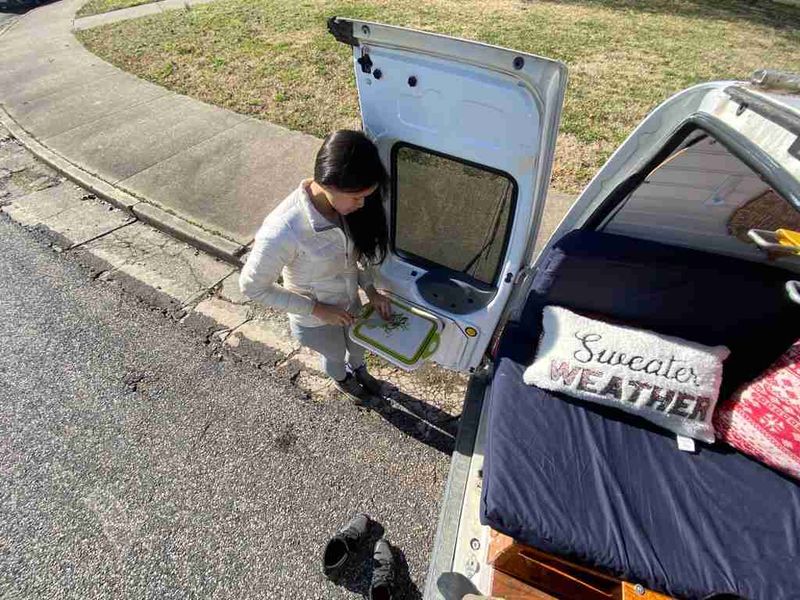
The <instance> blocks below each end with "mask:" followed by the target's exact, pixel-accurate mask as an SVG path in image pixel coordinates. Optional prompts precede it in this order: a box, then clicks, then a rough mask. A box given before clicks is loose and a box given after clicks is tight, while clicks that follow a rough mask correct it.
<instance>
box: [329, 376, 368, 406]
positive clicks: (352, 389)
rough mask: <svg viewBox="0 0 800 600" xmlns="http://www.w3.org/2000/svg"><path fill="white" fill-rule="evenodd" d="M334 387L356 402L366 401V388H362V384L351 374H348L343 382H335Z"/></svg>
mask: <svg viewBox="0 0 800 600" xmlns="http://www.w3.org/2000/svg"><path fill="white" fill-rule="evenodd" d="M333 385H334V386H335V387H336V389H337V390H339V391H340V392H342V393H343V394H344V395H345V396H347V397H348V398H350V399H351V400H354V401H356V402H363V400H364V396H365V393H364V388H362V387H361V384H360V383H359V382H358V380H357V379H356V377H355V376H354V375H352V374H351V373H348V374H347V376H346V377H345V378H344V379H342V380H341V381H336V380H335V379H334V380H333Z"/></svg>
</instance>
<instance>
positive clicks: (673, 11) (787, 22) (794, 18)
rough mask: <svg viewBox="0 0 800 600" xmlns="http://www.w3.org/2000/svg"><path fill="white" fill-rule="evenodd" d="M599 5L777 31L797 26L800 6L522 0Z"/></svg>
mask: <svg viewBox="0 0 800 600" xmlns="http://www.w3.org/2000/svg"><path fill="white" fill-rule="evenodd" d="M534 1H535V2H542V3H547V4H568V5H575V6H589V7H602V8H608V9H611V10H618V11H621V12H622V11H624V12H628V11H635V12H640V13H651V14H658V15H675V16H679V17H700V18H707V19H714V20H724V21H736V22H739V21H743V20H745V21H749V22H750V23H752V24H754V25H765V26H767V27H772V28H774V29H779V30H788V31H791V32H794V31H795V30H797V29H798V28H800V6H790V5H787V4H780V3H778V2H774V1H771V0H715V1H714V2H710V1H709V0H523V2H527V3H532V2H534Z"/></svg>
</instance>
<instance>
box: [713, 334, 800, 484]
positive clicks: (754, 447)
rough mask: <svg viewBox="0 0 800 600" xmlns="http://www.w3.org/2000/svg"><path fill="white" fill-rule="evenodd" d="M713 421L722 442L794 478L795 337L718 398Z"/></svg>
mask: <svg viewBox="0 0 800 600" xmlns="http://www.w3.org/2000/svg"><path fill="white" fill-rule="evenodd" d="M714 426H715V427H716V429H717V437H718V438H719V439H721V440H722V441H724V442H726V443H728V444H730V445H731V446H733V447H734V448H736V449H737V450H739V451H740V452H743V453H744V454H748V455H750V456H752V457H753V458H755V459H756V460H759V461H761V462H763V463H764V464H767V465H769V466H771V467H773V468H775V469H777V470H779V471H782V472H784V473H786V474H787V475H791V476H792V477H794V478H796V479H800V340H798V341H797V342H795V344H794V345H793V346H792V347H791V348H789V349H788V350H787V351H786V352H785V353H784V354H783V356H781V357H780V358H779V359H778V360H777V361H775V363H773V364H772V366H770V368H769V369H767V370H766V371H765V372H764V373H763V374H762V375H760V376H759V377H758V378H756V379H755V380H754V381H751V382H750V383H747V384H745V385H743V386H742V387H741V388H739V390H737V391H736V393H735V394H734V395H733V396H731V397H730V398H729V399H728V400H726V401H725V402H723V403H721V404H720V406H719V409H718V410H717V412H716V414H715V415H714Z"/></svg>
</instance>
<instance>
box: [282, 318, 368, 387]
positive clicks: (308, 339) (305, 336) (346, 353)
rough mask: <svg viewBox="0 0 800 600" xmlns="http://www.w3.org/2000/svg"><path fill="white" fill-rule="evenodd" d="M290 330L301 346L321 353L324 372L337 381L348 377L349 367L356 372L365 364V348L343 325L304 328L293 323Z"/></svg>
mask: <svg viewBox="0 0 800 600" xmlns="http://www.w3.org/2000/svg"><path fill="white" fill-rule="evenodd" d="M290 328H291V331H292V335H293V336H294V338H295V339H296V340H297V341H298V342H300V344H302V345H303V346H306V347H307V348H311V349H312V350H315V351H317V352H319V354H320V359H321V360H320V364H321V366H322V370H323V371H325V373H327V374H328V375H329V376H330V377H333V378H334V379H335V380H336V381H341V380H342V379H344V378H345V377H346V376H347V365H349V366H350V368H351V369H353V370H354V369H357V368H359V367H360V366H362V365H363V364H364V348H363V347H362V346H359V345H358V344H356V343H355V342H353V341H352V340H351V339H350V338H349V337H348V335H347V329H346V328H345V327H342V326H341V325H322V326H320V327H304V326H302V325H296V324H294V323H292V324H291V326H290Z"/></svg>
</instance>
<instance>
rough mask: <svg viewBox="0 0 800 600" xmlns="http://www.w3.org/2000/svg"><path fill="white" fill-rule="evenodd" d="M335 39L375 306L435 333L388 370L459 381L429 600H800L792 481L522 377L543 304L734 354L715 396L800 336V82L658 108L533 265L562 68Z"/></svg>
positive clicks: (762, 79) (521, 58) (464, 48)
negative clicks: (380, 189) (377, 155)
mask: <svg viewBox="0 0 800 600" xmlns="http://www.w3.org/2000/svg"><path fill="white" fill-rule="evenodd" d="M329 29H330V31H331V33H332V34H333V35H334V36H335V37H336V38H337V39H338V40H339V41H341V42H344V43H346V44H349V45H350V46H352V47H353V60H354V67H355V78H356V83H357V86H358V92H359V99H360V106H361V114H362V118H363V128H364V130H365V131H366V132H367V134H368V135H369V136H370V137H371V138H372V139H373V140H374V141H375V143H376V144H377V146H378V148H379V150H380V152H381V156H382V157H383V160H384V161H385V163H386V164H387V165H388V166H389V169H390V173H391V180H392V193H391V194H390V197H389V198H387V208H388V211H387V212H388V214H389V215H390V221H391V222H390V231H391V252H390V254H389V257H388V258H387V260H386V261H385V262H384V264H383V265H382V266H381V267H380V273H379V284H380V287H382V288H383V289H385V290H387V291H389V292H391V294H393V295H394V296H396V297H397V298H399V299H401V300H402V302H403V303H405V304H406V305H409V306H412V307H414V308H415V309H417V310H419V311H420V312H421V313H424V314H426V315H429V316H431V317H432V318H434V319H435V320H436V322H437V323H438V329H437V335H436V336H435V338H436V339H435V342H434V338H433V337H431V338H425V339H424V340H422V341H421V342H420V343H421V344H423V346H421V347H420V348H418V350H419V351H418V352H416V353H412V354H413V356H412V357H411V358H413V360H406V361H404V362H403V364H401V365H400V366H403V368H407V369H413V368H416V367H417V366H419V365H420V364H422V363H424V362H425V361H428V360H430V361H433V362H435V363H437V364H439V365H442V366H444V367H447V368H449V369H453V370H456V371H461V372H464V373H469V374H472V378H471V381H470V386H469V391H468V394H467V398H466V400H465V404H464V408H463V413H462V416H461V420H460V428H459V433H458V438H457V441H456V450H455V452H454V454H453V458H452V465H451V470H450V475H449V478H448V482H447V487H446V490H445V493H444V498H443V504H442V513H441V518H440V522H439V526H438V530H437V534H436V541H435V546H434V549H433V553H432V559H431V564H430V569H429V573H428V579H427V584H426V588H425V592H424V594H425V598H431V599H433V598H446V599H448V600H450V599H451V598H462V597H464V596H465V595H466V594H468V593H480V594H485V595H487V596H489V595H495V596H498V597H504V598H556V597H557V598H592V599H594V598H597V599H603V598H618V599H619V598H659V597H666V596H661V595H660V594H667V595H668V596H669V597H700V598H705V597H715V596H716V595H724V594H729V595H734V596H735V597H746V598H761V597H763V598H778V597H797V594H798V590H800V569H798V568H797V565H798V564H800V544H798V543H797V540H798V539H800V485H798V482H797V481H796V480H795V479H793V478H791V477H787V476H786V475H784V474H781V473H779V472H778V471H775V470H773V469H771V468H769V467H766V466H764V465H763V464H761V463H758V462H756V461H754V460H752V459H750V458H747V457H746V456H744V455H743V454H741V453H739V452H736V451H735V450H733V449H732V448H730V447H729V446H726V445H724V444H722V443H720V442H717V443H715V444H698V446H697V447H696V448H695V449H694V450H693V451H690V452H684V451H681V450H679V449H678V447H677V445H676V443H675V436H674V435H671V434H670V433H669V432H665V431H664V430H661V429H659V428H657V427H653V426H652V425H651V424H648V423H646V422H644V421H642V420H641V419H638V417H635V416H630V415H626V414H625V413H622V412H621V411H615V410H613V409H607V408H598V407H596V406H593V405H587V404H585V403H581V402H580V401H577V400H575V399H570V398H568V397H564V396H563V395H558V394H553V393H549V392H545V391H544V390H541V389H539V388H537V387H535V386H527V385H525V384H524V382H523V381H522V373H523V370H524V369H525V367H526V366H527V365H528V364H530V362H531V360H532V359H533V357H534V356H535V354H536V347H537V343H538V340H539V335H540V334H541V321H542V310H543V308H544V307H545V306H548V305H557V306H561V307H566V308H568V309H570V310H572V311H577V312H579V313H580V314H583V315H589V316H591V317H592V318H599V319H605V320H607V321H609V322H612V323H618V324H624V325H627V326H631V327H637V328H641V329H645V330H648V331H655V332H658V333H660V334H664V335H668V336H674V337H677V338H681V339H686V340H690V341H692V342H698V343H701V344H708V345H725V346H727V347H728V348H729V349H730V357H729V358H728V359H726V361H725V363H724V371H723V376H722V387H721V394H720V401H722V400H723V399H724V398H726V397H727V396H729V395H730V394H731V393H732V392H733V391H734V390H735V389H737V388H738V387H739V386H740V385H741V384H743V383H746V382H747V381H749V380H750V379H752V378H753V377H755V376H757V375H758V374H759V373H761V372H763V371H764V370H765V369H766V368H767V367H768V366H769V365H770V364H772V363H773V361H774V360H775V359H776V358H778V357H780V356H781V355H782V353H783V352H784V351H785V350H786V349H787V348H789V347H790V346H791V345H792V344H793V343H794V342H796V341H797V340H798V338H800V306H798V305H797V303H798V302H800V283H798V282H797V281H796V280H798V279H800V276H798V275H797V272H798V270H800V258H798V254H799V253H800V248H799V247H797V246H794V245H792V244H788V245H787V244H786V243H785V241H783V242H782V241H781V236H780V234H779V233H776V231H777V230H781V231H789V232H791V231H793V230H800V212H798V210H800V137H798V136H800V77H798V76H793V75H789V74H781V73H774V72H769V71H764V72H760V73H759V74H757V75H756V76H755V77H754V79H753V80H752V81H750V82H712V83H706V84H702V85H697V86H694V87H692V88H689V89H687V90H685V91H683V92H680V93H679V94H676V95H675V96H673V97H672V98H670V99H668V100H666V101H665V102H664V103H663V104H661V105H660V106H659V107H657V108H656V109H655V110H654V111H653V112H652V113H651V114H650V115H649V116H648V117H647V118H646V119H645V120H644V121H643V122H642V123H641V124H640V125H639V126H638V127H637V128H636V129H635V130H634V131H633V133H632V134H631V135H630V137H629V138H628V139H627V140H626V141H625V142H624V143H623V144H622V145H621V146H620V147H619V149H618V150H617V151H616V152H615V153H614V154H613V155H612V156H611V158H610V159H609V160H608V162H607V163H606V164H605V166H603V168H602V169H600V171H599V172H598V173H597V175H596V176H595V177H594V179H592V181H591V182H590V183H589V185H588V186H587V187H586V189H585V190H584V191H583V192H582V193H581V194H580V196H579V197H578V198H577V200H576V201H575V203H574V205H573V206H572V208H571V209H570V210H569V211H568V213H567V214H566V216H565V217H564V219H563V221H562V222H561V224H560V225H559V227H558V228H557V230H556V231H555V233H554V234H553V235H552V236H551V237H550V238H549V239H548V240H547V241H546V242H544V243H543V244H541V251H540V252H537V253H535V252H534V248H535V241H536V235H537V231H538V229H539V225H540V222H541V221H542V214H543V211H544V203H545V199H546V196H547V191H548V187H549V183H550V176H551V169H552V163H553V156H554V149H555V144H556V136H557V133H558V126H559V120H560V115H561V108H562V104H563V100H564V94H565V90H566V87H567V70H566V67H565V65H563V64H562V63H560V62H558V61H554V60H550V59H546V58H542V57H538V56H533V55H530V54H525V53H521V52H515V51H513V50H508V49H503V48H497V47H494V46H488V45H485V44H480V43H476V42H470V41H464V40H458V39H453V38H449V37H445V36H441V35H435V34H430V33H424V32H419V31H412V30H408V29H404V28H398V27H391V26H386V25H380V24H376V23H369V22H362V21H356V20H349V19H342V18H332V19H331V20H330V21H329ZM535 254H536V255H535ZM796 416H797V419H798V420H797V424H798V427H799V428H800V413H798V414H797V415H796ZM798 431H800V429H798ZM797 451H798V453H800V439H798V448H797ZM719 597H722V596H719ZM728 597H730V596H728Z"/></svg>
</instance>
